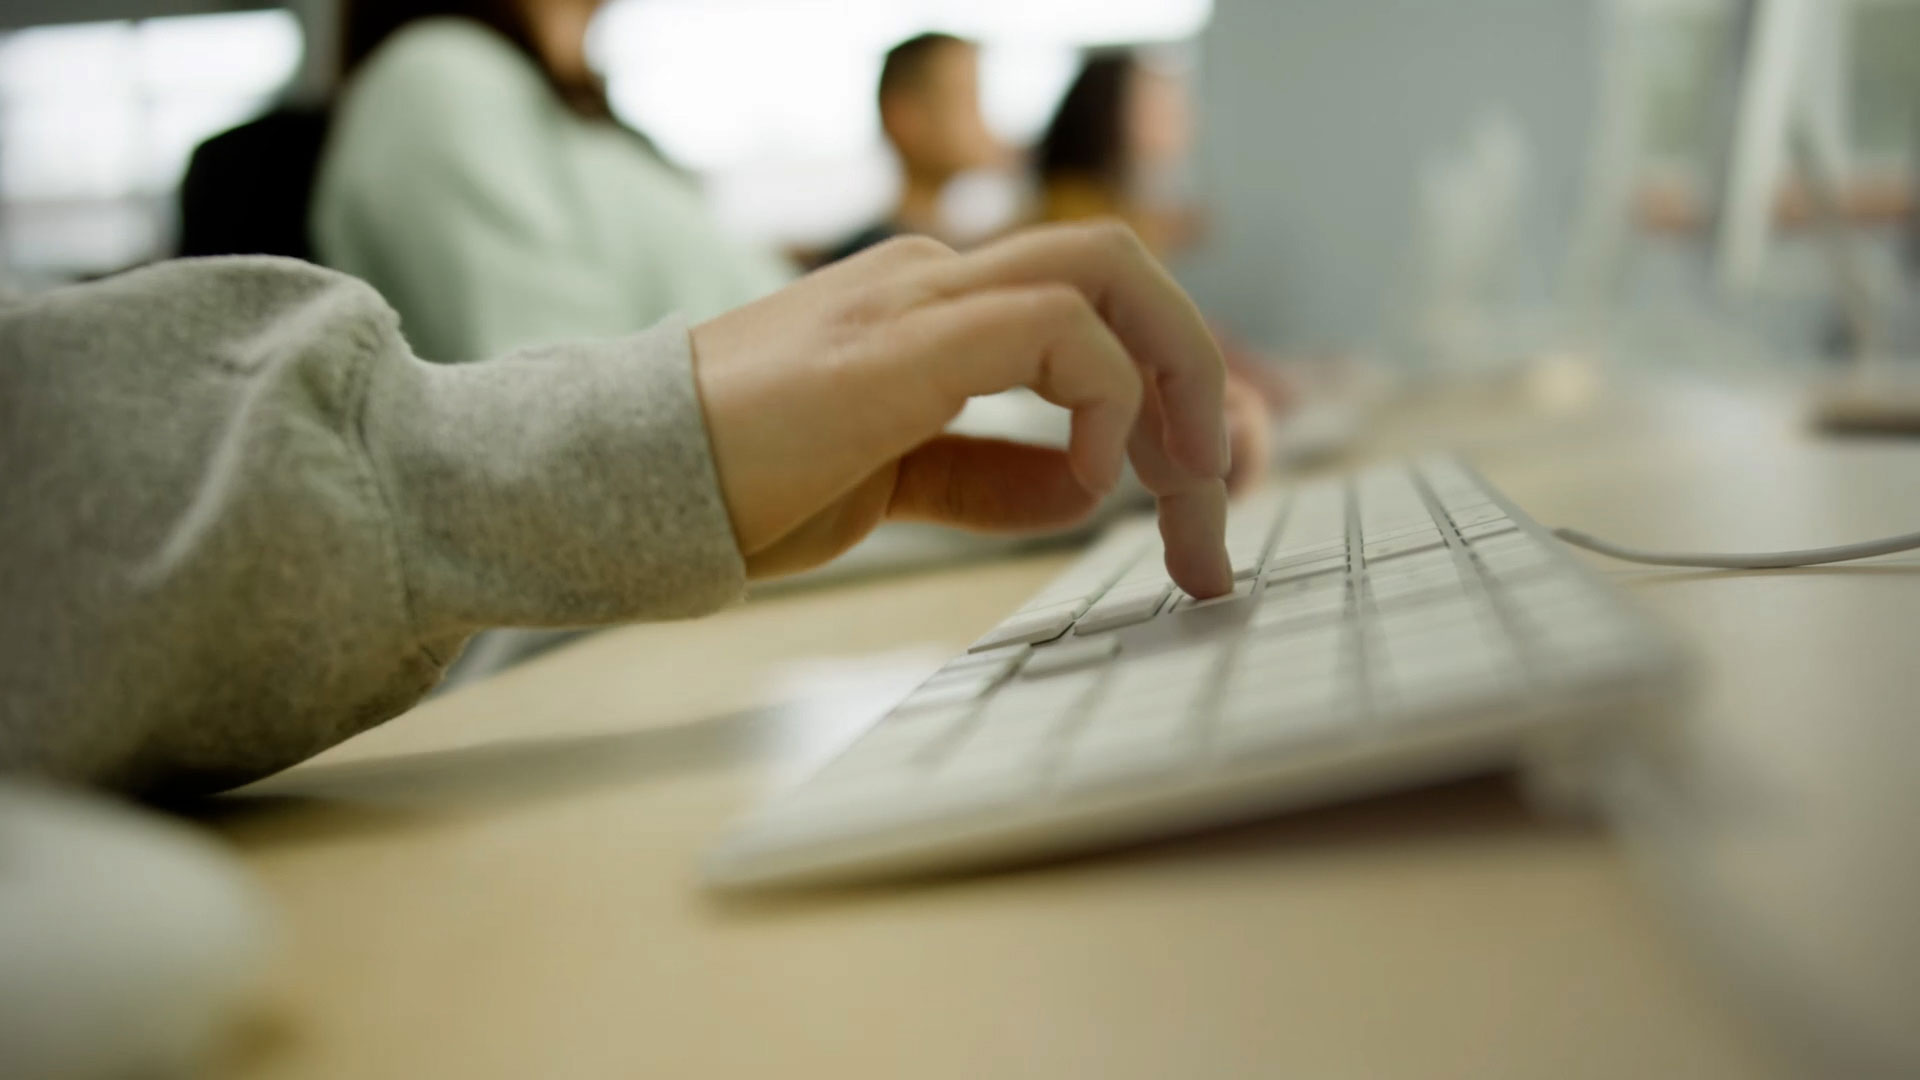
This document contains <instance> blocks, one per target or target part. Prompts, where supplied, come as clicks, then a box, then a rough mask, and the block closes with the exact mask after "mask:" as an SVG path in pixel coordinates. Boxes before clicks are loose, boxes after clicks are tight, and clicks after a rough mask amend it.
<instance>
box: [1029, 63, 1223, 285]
mask: <svg viewBox="0 0 1920 1080" xmlns="http://www.w3.org/2000/svg"><path fill="white" fill-rule="evenodd" d="M1193 133H1194V122H1193V108H1192V103H1191V101H1190V100H1189V97H1188V91H1187V84H1186V81H1185V80H1184V79H1183V78H1181V76H1180V75H1179V74H1178V73H1177V72H1174V71H1172V70H1169V69H1168V68H1166V67H1165V66H1162V65H1158V64H1153V63H1149V62H1147V61H1146V60H1144V59H1143V58H1142V57H1141V56H1140V55H1139V54H1138V53H1135V52H1133V51H1131V50H1110V51H1102V52H1098V53H1095V54H1093V55H1091V56H1089V57H1088V58H1087V59H1086V61H1085V62H1084V63H1083V64H1082V65H1081V68H1080V72H1079V74H1078V75H1076V76H1075V77H1074V80H1073V82H1072V83H1071V84H1070V85H1069V86H1068V87H1067V92H1066V94H1065V95H1064V96H1063V97H1062V98H1061V99H1060V104H1059V106H1058V107H1057V108H1056V109H1055V111H1054V114H1053V119H1052V120H1051V121H1050V122H1049V123H1048V124H1047V128H1046V132H1045V134H1044V135H1042V136H1041V139H1040V143H1039V145H1038V146H1037V147H1036V148H1035V149H1034V154H1033V161H1034V173H1035V177H1034V179H1035V183H1036V187H1037V190H1038V198H1039V210H1038V213H1039V217H1040V219H1041V220H1044V221H1080V220H1085V219H1088V218H1097V217H1112V218H1119V219H1120V220H1122V221H1125V222H1126V223H1127V224H1128V225H1130V226H1132V228H1133V230H1134V231H1135V232H1136V233H1138V234H1139V235H1140V238H1141V239H1142V240H1144V241H1145V242H1146V244H1147V248H1148V249H1149V250H1151V251H1153V252H1154V253H1155V254H1157V255H1159V256H1160V257H1161V258H1168V257H1171V256H1173V255H1176V254H1178V253H1179V252H1180V251H1182V250H1183V249H1185V248H1186V247H1188V246H1190V245H1191V244H1193V243H1195V242H1196V241H1197V240H1198V239H1199V236H1200V228H1199V223H1200V214H1199V212H1198V211H1197V209H1196V208H1195V207H1194V205H1193V203H1192V201H1191V198H1190V197H1189V195H1188V194H1187V191H1186V183H1185V178H1186V174H1187V168H1188V161H1189V159H1190V157H1191V155H1192V152H1193V141H1194V134H1193Z"/></svg>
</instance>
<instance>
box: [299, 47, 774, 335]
mask: <svg viewBox="0 0 1920 1080" xmlns="http://www.w3.org/2000/svg"><path fill="white" fill-rule="evenodd" d="M313 214H314V216H313V230H314V236H315V241H316V243H317V245H318V247H319V251H320V256H321V258H322V260H323V261H324V262H325V263H326V264H327V265H329V266H332V267H335V268H337V269H340V270H344V271H346V272H347V273H349V274H352V275H354V276H355V277H358V278H361V279H362V280H365V281H367V282H369V283H370V284H372V285H373V286H374V288H376V289H378V290H379V291H380V293H381V295H383V296H385V297H386V298H387V301H388V302H389V303H391V304H392V305H393V307H394V309H395V310H397V311H398V312H399V313H400V318H401V326H402V329H403V330H404V332H405V333H406V335H407V338H408V340H409V341H410V342H412V344H413V346H414V348H415V349H416V350H417V351H418V352H419V353H420V355H422V356H424V357H426V358H427V359H430V360H439V361H446V362H461V361H468V360H476V359H481V358H484V357H489V356H495V355H498V354H500V353H502V352H505V351H508V350H511V349H518V348H524V347H526V346H532V345H551V344H557V343H559V342H563V341H578V340H581V339H583V338H595V337H615V336H619V335H622V334H628V333H632V332H634V331H636V330H639V329H641V328H643V327H647V326H651V325H653V324H654V323H656V322H658V321H659V320H661V319H662V318H665V317H666V316H668V315H670V314H678V315H680V316H682V317H684V318H686V319H687V320H689V321H692V322H698V321H701V320H703V319H706V318H709V317H711V316H713V315H716V314H719V313H720V312H722V311H725V310H727V309H729V308H733V307H738V306H739V305H741V304H743V303H746V302H747V301H749V300H752V299H755V298H757V297H759V296H761V295H763V294H765V293H767V292H771V291H773V290H774V289H776V288H778V287H779V286H780V285H782V284H783V283H785V281H786V280H788V278H790V277H791V276H792V271H791V269H790V268H789V267H787V266H785V265H784V264H783V263H782V262H781V261H780V260H778V259H777V258H776V257H774V256H773V255H772V254H771V253H767V252H762V251H756V250H754V249H751V248H749V247H747V246H745V245H743V244H740V243H738V242H737V241H735V240H733V239H732V238H730V237H728V236H726V235H725V234H724V232H723V231H722V230H721V228H720V227H719V225H718V224H717V223H716V222H715V221H714V220H713V217H712V215H711V214H710V213H709V212H708V210H707V208H706V205H705V203H704V201H703V199H702V198H701V195H700V193H699V191H698V190H697V189H696V188H695V187H694V186H693V184H692V183H691V182H690V181H689V180H687V178H686V177H684V176H682V175H681V174H680V173H678V172H676V171H675V170H673V169H672V168H670V167H668V166H667V165H666V164H664V163H663V162H661V161H660V159H659V158H657V157H655V156H654V155H653V154H652V153H650V152H649V151H648V150H647V149H645V148H644V147H643V146H642V144H641V142H640V140H639V139H637V138H635V137H634V136H633V135H632V134H631V133H629V132H626V131H623V130H621V129H620V128H618V127H615V126H614V125H612V124H610V123H594V122H589V121H586V120H583V119H581V118H580V117H578V116H576V115H574V114H573V113H572V112H570V111H569V110H568V109H567V108H566V107H565V106H564V105H563V104H562V103H561V101H560V100H559V98H558V97H557V96H556V95H555V94H554V92H553V90H552V89H551V88H550V87H549V86H548V85H547V83H546V82H545V80H544V79H543V78H542V77H541V75H540V73H539V71H538V70H537V69H536V68H535V67H534V65H533V64H532V63H531V62H530V61H529V60H528V59H527V58H526V57H525V56H523V55H522V54H521V53H520V52H518V51H517V50H516V49H514V48H513V46H512V45H510V44H509V43H508V42H506V41H505V40H504V39H502V38H501V37H500V36H499V35H497V34H495V33H494V32H493V31H491V30H488V29H486V28H485V27H483V26H481V25H479V24H478V23H474V22H470V21H467V20H462V19H429V20H425V21H422V22H419V23H415V24H414V25H412V26H410V27H408V28H407V29H405V30H403V31H401V32H400V33H399V34H397V35H395V36H394V38H393V39H392V40H390V41H388V42H387V43H386V44H385V45H383V46H382V47H381V48H380V49H379V50H378V51H377V52H376V53H375V54H374V55H373V57H372V58H370V59H369V60H368V62H367V64H366V66H365V67H363V68H362V69H361V70H360V71H359V73H358V74H357V75H356V76H355V77H354V80H353V82H352V84H351V86H350V87H349V88H348V90H347V93H346V95H345V96H344V98H343V99H342V101H341V104H340V108H339V111H338V113H337V114H336V116H335V120H334V127H333V133H332V135H331V137H330V140H329V143H328V147H327V151H326V154H325V157H324V158H323V160H322V166H321V171H320V177H319V183H318V187H317V188H316V191H315V195H314V211H313Z"/></svg>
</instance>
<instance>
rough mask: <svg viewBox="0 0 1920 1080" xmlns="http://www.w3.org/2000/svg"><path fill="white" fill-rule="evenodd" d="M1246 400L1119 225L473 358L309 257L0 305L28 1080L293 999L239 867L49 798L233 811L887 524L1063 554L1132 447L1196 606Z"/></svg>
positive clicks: (6, 627) (0, 1041)
mask: <svg viewBox="0 0 1920 1080" xmlns="http://www.w3.org/2000/svg"><path fill="white" fill-rule="evenodd" d="M448 270H449V272H458V268H457V267H448ZM1223 379H1224V369H1223V367H1222V364H1221V361H1220V357H1219V355H1218V353H1217V352H1216V351H1215V349H1214V346H1213V343H1212V341H1211V339H1210V337H1209V335H1208V334H1207V331H1206V327H1205V325H1204V323H1203V322H1202V321H1201V320H1200V318H1199V315H1198V313H1197V312H1195V311H1194V309H1193V307H1192V305H1191V303H1190V302H1189V301H1188V300H1187V299H1186V297H1185V296H1184V295H1183V294H1182V293H1181V292H1180V290H1179V288H1178V287H1177V286H1176V285H1175V284H1174V283H1173V281H1172V279H1171V278H1169V277H1168V276H1167V275H1166V273H1165V272H1164V270H1162V269H1161V267H1160V266H1159V265H1158V264H1157V263H1156V262H1155V261H1154V260H1153V259H1152V258H1151V256H1149V255H1148V254H1147V253H1146V252H1145V250H1144V249H1142V248H1141V246H1140V244H1139V242H1138V240H1137V239H1136V238H1134V237H1132V236H1131V235H1130V234H1128V233H1126V232H1125V231H1124V230H1120V229H1117V228H1113V227H1104V228H1068V229H1052V230H1039V231H1035V232H1032V233H1028V234H1025V235H1022V236H1018V237H1014V238H1011V239H1008V240H1005V241H1003V242H1001V243H999V244H996V245H993V246H991V247H988V248H985V249H983V250H980V251H976V252H973V253H970V254H967V255H958V254H955V253H953V252H952V251H951V250H948V249H946V248H944V247H943V246H941V245H940V244H938V243H937V242H935V241H932V240H928V239H924V238H916V239H902V240H897V241H894V242H892V243H889V244H887V245H884V246H882V247H880V248H877V249H875V250H873V251H869V252H866V253H864V254H862V255H860V256H858V257H856V258H853V259H850V260H847V261H846V262H844V263H842V264H840V265H838V266H835V267H831V268H829V269H827V270H823V271H821V272H819V273H816V274H814V275H812V276H810V277H808V278H807V279H805V280H803V281H801V282H798V283H796V284H794V285H791V286H789V287H787V288H784V289H782V290H779V291H777V292H775V293H774V294H772V295H771V296H768V297H766V298H764V299H762V300H760V301H757V302H755V303H752V304H749V305H746V306H744V307H740V308H737V309H735V310H732V311H728V312H726V313H724V314H721V315H719V316H718V317H715V318H712V319H709V320H706V321H703V322H699V323H697V324H689V322H687V321H686V320H682V319H678V318H674V319H668V320H666V321H665V322H662V323H660V324H659V325H657V326H655V327H653V328H652V329H649V330H646V331H644V332H641V333H638V334H634V335H628V336H624V337H619V338H613V339H609V340H601V341H594V342H589V343H575V344H563V345H554V346H548V347H544V348H539V349H532V350H521V351H518V352H512V353H508V354H504V355H502V356H500V357H498V358H496V359H492V360H487V361H482V362H476V363H470V364H460V365H445V364H431V363H424V362H422V361H421V360H420V359H419V358H418V356H417V355H416V353H415V351H414V350H413V349H412V348H410V347H409V344H408V342H407V340H406V338H405V337H403V336H402V334H401V329H400V325H399V320H398V318H397V317H396V315H395V314H394V312H393V311H392V309H391V308H389V307H388V306H387V305H386V304H385V303H383V302H382V300H381V298H380V297H379V296H378V294H376V293H375V292H374V291H373V290H371V289H369V288H368V287H367V286H366V285H364V284H362V283H360V282H358V281H355V280H353V279H351V278H348V277H346V276H344V275H341V274H338V273H335V272H333V271H329V270H324V269H321V268H319V267H316V266H314V265H312V264H309V263H304V262H298V261H295V260H291V259H276V258H265V257H229V258H215V259H193V260H179V261H174V262H168V263H162V264H158V265H155V266H151V267H148V268H145V269H141V270H136V271H133V272H130V273H126V274H121V275H118V276H116V277H112V278H109V279H107V280H104V281H100V282H97V283H93V284H89V285H81V286H75V287H71V288H66V289H60V290H55V291H53V292H49V293H46V294H44V295H42V296H39V297H36V298H32V299H24V300H23V299H10V298H8V297H5V296H0V459H3V460H5V461H6V462H7V466H8V467H7V468H6V469H4V470H0V516H4V518H5V520H6V521H7V523H8V526H9V527H8V528H7V529H6V530H4V531H3V532H0V826H4V828H0V847H4V848H5V853H6V856H7V857H6V858H5V859H4V860H0V914H4V915H7V916H8V917H9V918H8V920H7V921H5V923H4V929H5V931H6V932H5V933H0V942H4V943H6V944H8V945H9V946H10V948H11V950H12V951H10V952H9V953H8V957H9V961H10V962H9V963H7V964H0V1003H4V1004H6V1005H7V1008H5V1009H0V1034H4V1035H5V1036H6V1037H5V1038H0V1073H5V1074H7V1075H9V1076H14V1075H20V1076H48V1077H52V1076H60V1077H75V1076H134V1075H141V1076H144V1075H186V1074H188V1073H189V1072H192V1071H196V1070H195V1068H194V1066H195V1065H196V1064H197V1063H198V1059H199V1058H200V1056H201V1055H202V1054H204V1053H206V1052H208V1051H209V1049H210V1044H211V1043H212V1042H214V1041H215V1036H216V1035H217V1034H218V1030H217V1025H218V1023H219V1021H220V1020H221V1018H222V1017H223V1016H226V1015H228V1014H230V1013H231V1012H232V1011H233V1010H234V1009H235V1007H236V1006H239V1005H242V1004H243V1000H242V999H243V998H244V997H245V996H246V995H247V994H249V993H250V992H251V991H252V989H253V988H254V987H255V985H256V984H255V977H256V976H257V975H258V974H259V973H260V972H261V971H262V970H263V969H264V959H265V951H266V950H265V948H264V944H265V941H264V939H265V929H264V925H263V924H264V921H265V919H264V914H263V910H262V908H261V905H260V897H259V896H258V894H257V893H256V892H254V891H253V890H251V889H249V888H247V887H246V885H245V883H244V879H243V878H242V877H241V875H240V874H239V873H238V872H237V868H236V867H234V866H233V865H232V864H231V863H230V862H229V861H225V860H222V859H220V858H218V857H217V852H214V851H213V850H211V849H210V848H208V847H207V846H205V845H198V846H196V845H193V844H191V843H190V842H188V841H187V840H185V839H183V838H182V837H180V836H179V835H176V834H177V833H178V830H171V831H169V830H166V829H163V828H156V827H142V824H141V822H140V821H139V820H138V819H135V818H132V817H131V816H130V815H129V814H127V813H126V812H125V811H124V810H123V811H120V812H117V813H116V812H114V811H113V810H112V808H110V807H104V806H102V805H100V804H98V803H88V802H85V801H82V800H78V799H74V798H71V797H67V796H62V795H59V794H57V793H53V792H50V791H48V790H47V789H44V788H41V787H38V785H39V784H42V783H45V782H48V781H52V782H63V783H70V784H80V785H90V786H95V787H101V788H108V789H113V790H116V791H120V792H126V793H131V794H134V795H139V796H147V797H178V796H191V795H195V794H198V793H203V792H211V791H217V790H221V789H225V788H229V787H233V786H236V785H239V784H243V783H246V782H248V781H250V780H253V779H255V778H258V777H261V776H265V775H267V774H269V773H272V772H275V771H277V770H279V769H283V768H286V767H288V766H290V765H292V764H294V763H296V762H299V761H301V760H303V759H305V758H308V757H310V756H312V755H313V754H316V753H318V752H320V751H321V750H323V749H325V748H326V747H328V746H331V745H333V744H335V743H338V742H340V741H342V740H344V739H347V738H349V737H351V736H353V735H355V734H357V733H359V732H361V731H364V730H366V729H367V728H370V727H372V726H374V725H377V724H379V723H381V722H383V721H385V720H387V719H388V718H390V717H393V716H396V715H398V714H400V713H401V712H403V711H405V710H406V709H407V708H409V707H410V706H412V705H413V704H414V703H415V702H416V701H418V700H419V699H420V697H421V696H422V695H423V694H424V693H426V692H427V690H428V689H429V688H431V687H432V686H433V685H434V683H435V682H436V681H437V680H438V679H439V678H440V677H441V674H442V673H443V672H444V671H445V670H446V668H447V665H448V663H449V661H450V660H451V659H452V658H453V657H454V656H456V655H457V654H458V653H459V652H460V650H461V649H462V647H463V645H464V644H465V643H466V641H467V640H468V639H469V638H470V637H472V636H473V634H474V633H475V632H476V631H477V630H480V629H481V628H484V627H488V626H497V625H503V624H529V623H532V624H548V625H577V624H583V623H604V622H612V621H617V620H627V619H636V618H654V619H666V618H680V617H688V616H696V615H701V614H705V613H707V612H711V611H713V610H716V609H718V608H720V607H722V606H725V605H727V604H729V603H731V602H734V601H736V600H737V599H738V598H739V597H740V596H741V594H742V592H743V590H744V587H745V582H746V581H747V580H748V579H750V578H758V577H765V576H769V575H777V574H785V573H791V572H793V571H796V570H800V569H803V568H806V567H809V566H813V565H816V564H819V563H821V562H824V561H826V560H828V559H832V558H833V557H835V556H836V555H837V554H839V553H840V552H842V551H844V550H845V549H846V548H847V547H848V546H850V545H852V544H853V543H854V542H856V541H857V540H858V539H859V538H860V537H861V536H862V535H864V534H865V533H867V532H868V531H870V530H871V529H873V528H874V527H875V525H876V524H877V523H879V522H880V521H881V520H883V519H900V520H919V521H927V522H938V523H944V524H948V525H952V526H959V527H963V528H970V529H979V530H1016V529H1034V528H1048V527H1058V526H1060V525H1063V524H1066V523H1068V522H1071V521H1074V520H1076V519H1078V518H1080V517H1082V516H1084V515H1085V514H1087V513H1088V512H1089V511H1090V510H1091V509H1092V508H1093V507H1094V506H1095V505H1096V504H1097V503H1098V502H1099V501H1100V499H1101V497H1102V496H1103V495H1104V494H1105V493H1106V492H1108V491H1109V490H1110V489H1111V488H1112V487H1113V485H1114V484H1115V483H1116V482H1117V480H1118V479H1119V477H1120V473H1121V468H1122V462H1123V460H1126V459H1130V460H1131V462H1132V464H1133V468H1134V471H1135V472H1136V473H1137V475H1139V476H1140V477H1141V478H1142V479H1143V480H1144V482H1145V483H1146V485H1147V486H1148V487H1149V488H1150V489H1151V490H1152V491H1153V492H1154V493H1155V495H1156V497H1157V499H1158V506H1159V512H1160V527H1161V533H1162V535H1163V537H1164V538H1165V540H1166V550H1167V557H1166V558H1167V567H1168V570H1169V572H1170V573H1171V575H1172V576H1173V578H1174V580H1175V581H1176V582H1177V583H1178V584H1179V585H1180V586H1181V587H1182V588H1184V589H1186V590H1187V591H1188V592H1190V593H1192V594H1194V595H1198V596H1214V595H1219V594H1222V593H1225V592H1227V591H1228V590H1229V589H1231V588H1232V585H1233V579H1232V571H1231V569H1230V567H1229V565H1228V562H1227V554H1226V550H1225V541H1224V535H1225V519H1226V492H1225V485H1224V482H1223V480H1222V477H1223V476H1224V475H1225V473H1226V472H1227V466H1228V462H1227V454H1228V449H1227V439H1226V432H1225V428H1224V426H1223V415H1222V407H1221V386H1222V381H1223ZM1015 386H1026V387H1029V388H1031V389H1032V390H1033V391H1035V392H1036V393H1038V394H1040V395H1042V396H1043V397H1045V398H1046V399H1047V400H1049V401H1052V402H1055V403H1057V404H1059V405H1061V406H1063V407H1065V408H1068V409H1070V410H1072V414H1073V431H1072V435H1071V438H1070V440H1069V443H1068V445H1067V447H1066V448H1064V449H1059V450H1055V449H1047V448H1041V447H1033V446H1022V445H1017V444H1011V443H1004V442H995V441H991V440H981V439H972V438H965V437H960V436H955V435H951V434H945V433H944V428H945V427H946V425H947V423H948V422H949V421H950V420H951V419H952V418H953V417H954V416H955V415H956V414H957V413H958V412H959V411H960V409H961V407H962V405H964V403H965V402H966V401H967V400H968V399H969V398H971V397H973V396H975V395H980V394H991V393H995V392H999V391H1004V390H1006V389H1008V388H1011V387H1015ZM22 780H25V781H27V782H26V783H20V781H22ZM14 961H17V962H14Z"/></svg>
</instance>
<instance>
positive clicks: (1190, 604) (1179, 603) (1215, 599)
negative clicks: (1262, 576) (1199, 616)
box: [1172, 581, 1254, 611]
mask: <svg viewBox="0 0 1920 1080" xmlns="http://www.w3.org/2000/svg"><path fill="white" fill-rule="evenodd" d="M1253 585H1254V583H1253V582H1251V581H1241V582H1236V583H1235V584H1234V586H1233V591H1232V592H1230V593H1222V594H1220V595H1219V596H1209V597H1207V598H1206V599H1205V600H1201V599H1199V598H1197V597H1192V596H1188V595H1187V594H1186V593H1181V594H1180V596H1179V598H1178V599H1176V600H1175V601H1174V602H1173V608H1172V610H1174V611H1194V610H1197V609H1199V608H1205V607H1213V606H1215V605H1217V604H1230V603H1233V602H1235V601H1239V600H1245V599H1246V598H1247V597H1249V596H1252V595H1253Z"/></svg>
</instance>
